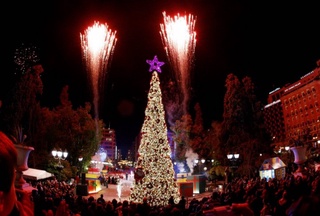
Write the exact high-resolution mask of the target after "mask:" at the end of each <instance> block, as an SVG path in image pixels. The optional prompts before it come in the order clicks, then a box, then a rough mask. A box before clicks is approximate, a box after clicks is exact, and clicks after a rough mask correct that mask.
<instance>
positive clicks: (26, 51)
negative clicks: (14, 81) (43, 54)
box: [14, 44, 40, 74]
mask: <svg viewBox="0 0 320 216" xmlns="http://www.w3.org/2000/svg"><path fill="white" fill-rule="evenodd" d="M39 61H40V58H39V57H38V49H37V47H36V46H33V45H25V44H21V46H20V47H19V48H17V49H16V50H15V53H14V63H15V64H16V68H17V72H19V73H21V74H24V73H26V72H27V70H28V69H30V68H31V67H32V66H33V65H34V64H36V63H38V62H39ZM17 72H16V73H15V74H17Z"/></svg>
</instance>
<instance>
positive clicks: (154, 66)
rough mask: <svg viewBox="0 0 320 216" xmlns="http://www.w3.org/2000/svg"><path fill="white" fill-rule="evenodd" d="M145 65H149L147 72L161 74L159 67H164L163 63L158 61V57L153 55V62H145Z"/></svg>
mask: <svg viewBox="0 0 320 216" xmlns="http://www.w3.org/2000/svg"><path fill="white" fill-rule="evenodd" d="M147 63H148V64H149V65H150V69H149V72H152V71H157V72H158V73H161V68H160V67H161V66H162V65H164V62H160V61H158V57H157V56H156V55H155V56H154V58H153V60H147Z"/></svg>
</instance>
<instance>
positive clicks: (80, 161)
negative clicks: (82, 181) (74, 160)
mask: <svg viewBox="0 0 320 216" xmlns="http://www.w3.org/2000/svg"><path fill="white" fill-rule="evenodd" d="M82 160H83V157H82V156H79V157H78V161H79V164H80V168H79V175H80V178H81V173H82Z"/></svg>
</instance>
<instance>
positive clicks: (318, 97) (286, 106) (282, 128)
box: [263, 60, 320, 147]
mask: <svg viewBox="0 0 320 216" xmlns="http://www.w3.org/2000/svg"><path fill="white" fill-rule="evenodd" d="M319 105H320V60H319V61H318V67H317V68H315V69H314V70H313V71H311V72H310V73H308V74H306V75H304V76H302V77H301V78H300V80H298V81H296V82H294V83H292V84H287V85H285V86H284V87H282V88H277V89H275V90H274V91H272V92H270V93H269V96H268V105H266V106H265V107H264V112H263V113H264V120H265V125H266V127H267V130H268V132H269V133H270V134H271V136H272V137H273V139H274V143H278V144H280V145H281V143H282V144H283V146H284V145H288V144H289V142H288V141H289V140H298V139H301V138H303V139H304V140H307V141H308V143H309V144H312V145H313V146H314V147H318V146H317V145H319V141H318V140H320V107H319Z"/></svg>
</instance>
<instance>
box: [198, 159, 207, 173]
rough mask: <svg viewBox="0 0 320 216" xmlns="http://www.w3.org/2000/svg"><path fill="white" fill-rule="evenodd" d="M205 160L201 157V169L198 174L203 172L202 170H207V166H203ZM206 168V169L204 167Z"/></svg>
mask: <svg viewBox="0 0 320 216" xmlns="http://www.w3.org/2000/svg"><path fill="white" fill-rule="evenodd" d="M205 162H206V160H205V159H201V164H202V165H201V168H202V169H201V170H200V174H203V173H204V171H206V170H207V168H206V167H204V163H205ZM205 168H206V169H205Z"/></svg>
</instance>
